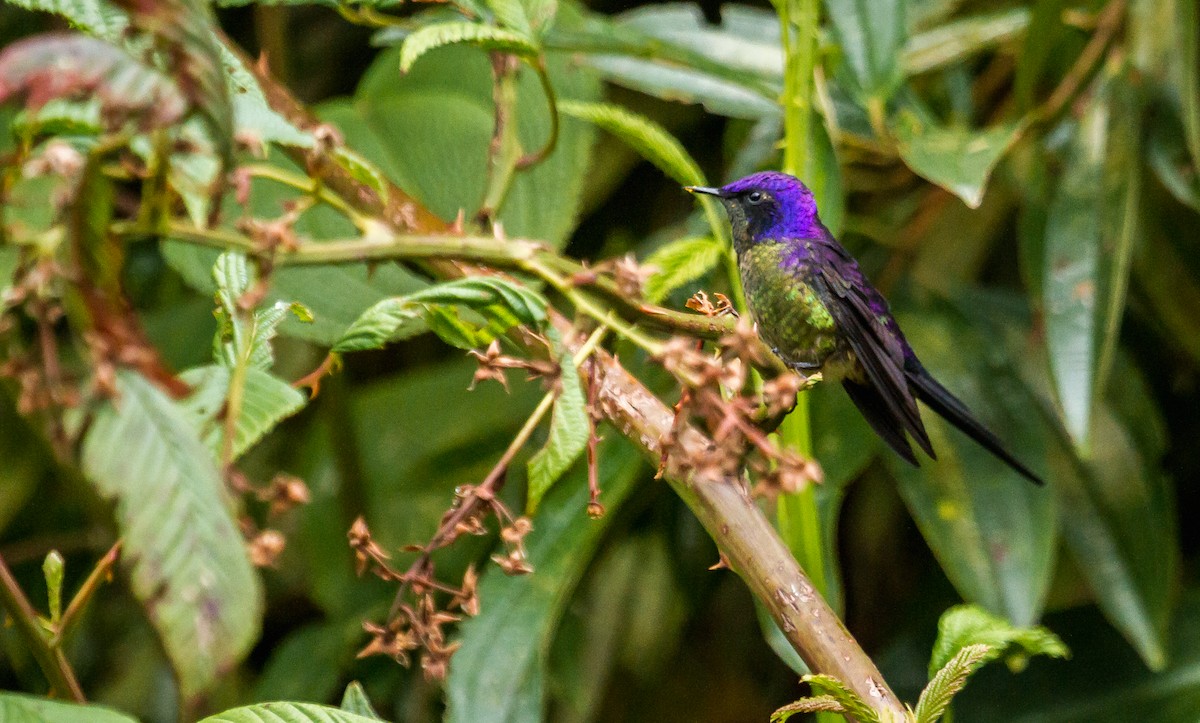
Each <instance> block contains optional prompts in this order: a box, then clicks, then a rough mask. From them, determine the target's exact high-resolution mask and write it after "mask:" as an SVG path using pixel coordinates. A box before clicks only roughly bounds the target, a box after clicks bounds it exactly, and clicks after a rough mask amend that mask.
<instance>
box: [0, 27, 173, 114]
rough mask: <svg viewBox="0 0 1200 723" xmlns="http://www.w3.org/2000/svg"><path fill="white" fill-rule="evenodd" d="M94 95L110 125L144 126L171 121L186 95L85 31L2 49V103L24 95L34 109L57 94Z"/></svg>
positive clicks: (40, 37)
mask: <svg viewBox="0 0 1200 723" xmlns="http://www.w3.org/2000/svg"><path fill="white" fill-rule="evenodd" d="M85 95H94V96H95V97H96V98H98V99H99V100H100V107H101V111H102V112H101V117H102V118H103V119H104V121H105V125H107V126H108V127H109V128H110V129H114V130H115V129H117V128H120V127H121V126H123V125H124V124H125V123H127V122H136V123H137V124H138V125H139V126H140V127H142V128H157V127H162V126H167V125H170V124H173V123H175V122H177V121H179V119H181V118H182V117H183V115H184V112H185V111H186V109H187V100H186V99H185V97H184V96H183V94H182V93H181V92H180V90H179V88H178V87H177V86H176V85H175V83H174V81H173V80H172V79H171V78H169V77H168V76H166V75H164V74H163V73H160V72H159V71H157V70H155V69H153V68H149V67H147V66H145V65H142V64H141V63H140V62H138V61H137V60H136V59H135V58H133V57H132V56H131V55H129V54H127V53H126V52H125V51H123V50H121V49H119V48H116V47H114V46H112V45H109V44H108V43H106V42H104V41H102V40H97V39H95V38H90V37H87V36H85V35H78V34H65V33H49V34H45V35H36V36H34V37H31V38H26V39H24V40H21V41H18V42H16V43H13V44H12V45H9V46H8V47H7V48H5V49H4V50H3V51H2V52H0V103H2V102H6V101H8V100H10V99H12V98H14V97H18V96H24V98H25V106H26V108H27V109H28V110H31V111H36V110H37V109H39V108H41V107H42V106H43V105H45V104H46V103H47V102H49V101H51V100H53V99H56V98H75V97H79V96H85Z"/></svg>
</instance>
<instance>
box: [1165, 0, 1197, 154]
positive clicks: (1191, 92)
mask: <svg viewBox="0 0 1200 723" xmlns="http://www.w3.org/2000/svg"><path fill="white" fill-rule="evenodd" d="M1172 4H1173V5H1174V6H1175V14H1176V17H1175V23H1174V30H1175V37H1176V43H1177V48H1178V52H1175V53H1172V58H1173V59H1174V60H1175V63H1176V66H1175V67H1176V79H1175V80H1176V82H1177V83H1178V84H1179V90H1178V95H1179V105H1180V115H1181V116H1182V118H1183V127H1184V137H1185V138H1187V147H1188V150H1189V151H1190V152H1191V154H1192V165H1193V166H1195V167H1196V168H1200V4H1197V3H1196V2H1195V0H1175V2H1174V3H1172Z"/></svg>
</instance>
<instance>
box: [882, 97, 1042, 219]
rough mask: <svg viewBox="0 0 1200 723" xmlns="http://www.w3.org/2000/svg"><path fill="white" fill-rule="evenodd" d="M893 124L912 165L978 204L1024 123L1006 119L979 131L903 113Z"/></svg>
mask: <svg viewBox="0 0 1200 723" xmlns="http://www.w3.org/2000/svg"><path fill="white" fill-rule="evenodd" d="M891 127H892V131H893V132H894V133H895V134H896V141H897V148H898V150H899V151H900V157H901V158H903V159H904V162H905V164H907V165H908V167H909V168H911V169H912V170H913V171H914V172H916V173H917V174H918V175H920V176H921V177H923V178H925V179H927V180H929V181H932V182H933V183H936V184H937V185H939V186H941V187H942V188H945V189H946V190H947V191H950V192H951V193H953V194H954V195H956V196H958V197H959V198H961V199H962V200H963V203H965V204H967V205H968V206H970V207H971V208H978V207H979V204H980V203H982V201H983V193H984V190H985V189H986V188H987V182H988V178H989V177H990V176H991V175H992V169H994V168H995V167H996V164H997V163H999V162H1000V158H1001V157H1002V156H1003V155H1004V153H1005V152H1006V151H1007V150H1008V149H1009V148H1011V147H1012V145H1013V143H1015V142H1016V141H1017V139H1018V138H1019V137H1020V135H1021V130H1022V128H1023V125H1022V124H1021V123H1004V124H1001V125H998V126H996V127H994V128H989V129H987V130H982V131H976V130H972V129H969V128H953V127H946V126H931V125H927V124H923V123H921V122H920V121H919V120H918V119H917V118H916V117H915V116H914V115H912V114H909V113H902V114H900V115H899V116H898V117H897V118H896V119H895V121H894V122H893V123H892V124H891Z"/></svg>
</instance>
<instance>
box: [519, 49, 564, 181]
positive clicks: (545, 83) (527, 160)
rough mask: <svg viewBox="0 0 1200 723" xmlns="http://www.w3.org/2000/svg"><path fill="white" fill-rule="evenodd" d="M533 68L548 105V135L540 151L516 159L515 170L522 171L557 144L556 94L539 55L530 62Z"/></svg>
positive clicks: (541, 158) (544, 60) (538, 160)
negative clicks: (535, 60) (535, 59)
mask: <svg viewBox="0 0 1200 723" xmlns="http://www.w3.org/2000/svg"><path fill="white" fill-rule="evenodd" d="M530 65H532V66H533V69H534V70H535V71H536V72H537V76H538V80H539V81H541V84H542V92H543V93H545V95H546V103H547V104H549V106H550V137H549V138H548V139H547V140H546V145H545V146H543V147H542V149H541V150H540V151H535V152H533V153H527V154H526V155H524V156H522V157H521V159H520V160H519V161H517V170H518V171H523V170H525V169H526V168H530V167H532V166H536V165H537V164H539V163H541V162H542V161H544V160H546V159H547V158H549V157H550V154H551V153H553V152H554V148H555V147H556V146H557V145H558V133H559V118H558V96H557V95H555V93H554V86H553V85H552V84H551V83H550V73H549V72H547V70H546V59H545V58H544V57H539V58H538V59H537V62H533V61H531V62H530Z"/></svg>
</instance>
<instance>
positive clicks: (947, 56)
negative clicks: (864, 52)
mask: <svg viewBox="0 0 1200 723" xmlns="http://www.w3.org/2000/svg"><path fill="white" fill-rule="evenodd" d="M1029 24H1030V12H1029V9H1028V8H1023V7H1016V8H1009V9H1006V10H998V11H995V12H989V13H984V14H980V15H971V16H968V17H964V18H958V19H955V20H952V21H950V22H947V23H945V24H944V25H939V26H938V27H936V28H932V29H930V30H927V31H925V32H923V33H917V34H915V35H912V36H911V37H909V39H908V42H907V43H905V45H904V53H903V55H902V56H901V58H902V61H903V62H902V65H903V68H904V71H905V72H906V73H908V74H915V73H923V72H926V71H929V70H932V69H934V68H941V67H945V66H947V65H950V64H951V63H955V62H958V61H961V60H963V59H965V58H967V57H970V56H971V55H974V54H975V53H978V52H979V51H980V50H985V49H987V48H991V47H994V46H996V45H1000V44H1001V43H1005V42H1008V41H1010V40H1013V39H1015V38H1018V37H1020V36H1021V35H1022V34H1023V33H1024V32H1025V30H1026V28H1028V27H1029Z"/></svg>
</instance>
